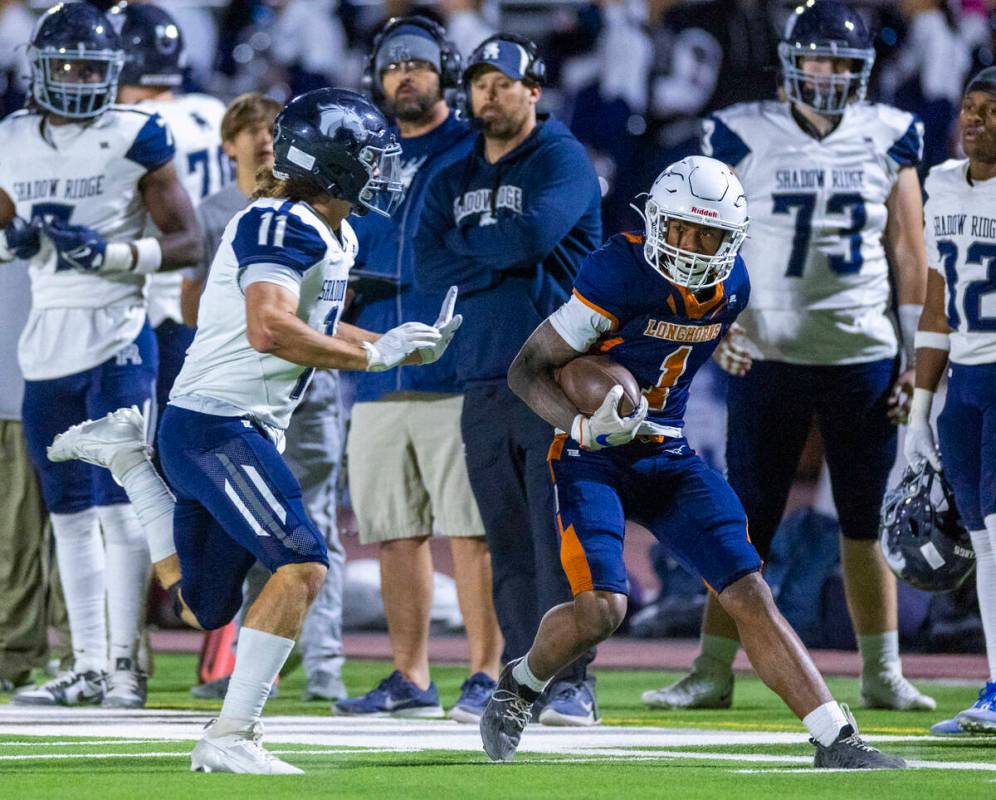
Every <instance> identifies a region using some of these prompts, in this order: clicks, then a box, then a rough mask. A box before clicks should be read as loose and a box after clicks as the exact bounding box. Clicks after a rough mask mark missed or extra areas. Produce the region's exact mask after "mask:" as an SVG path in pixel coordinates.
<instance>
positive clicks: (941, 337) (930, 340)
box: [913, 331, 951, 353]
mask: <svg viewBox="0 0 996 800" xmlns="http://www.w3.org/2000/svg"><path fill="white" fill-rule="evenodd" d="M913 344H914V345H915V346H916V349H917V350H919V349H920V348H921V347H927V348H930V349H931V350H943V351H944V352H945V353H946V352H948V351H949V350H950V349H951V339H950V337H949V336H948V334H946V333H938V332H937V331H917V332H916V336H914V337H913Z"/></svg>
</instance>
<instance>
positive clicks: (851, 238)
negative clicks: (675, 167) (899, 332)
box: [702, 101, 923, 365]
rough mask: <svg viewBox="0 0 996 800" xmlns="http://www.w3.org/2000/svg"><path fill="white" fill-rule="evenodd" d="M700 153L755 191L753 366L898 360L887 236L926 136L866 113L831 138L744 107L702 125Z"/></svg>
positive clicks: (897, 119)
mask: <svg viewBox="0 0 996 800" xmlns="http://www.w3.org/2000/svg"><path fill="white" fill-rule="evenodd" d="M703 127H704V132H703V139H702V151H703V152H704V153H705V154H706V155H709V156H712V157H714V158H718V159H719V160H720V161H725V162H726V163H727V164H729V165H730V166H732V167H734V168H735V170H736V173H737V175H738V176H739V178H740V180H741V182H742V183H743V185H744V189H745V191H746V193H747V207H748V208H749V209H750V230H749V232H748V234H747V240H746V241H745V242H744V245H743V248H742V250H741V252H742V254H743V257H744V259H745V260H746V261H747V263H748V264H750V267H751V285H752V288H753V296H752V300H751V307H750V308H749V309H748V310H747V312H746V313H745V314H744V316H743V318H742V319H741V324H743V326H744V327H745V329H746V330H747V335H748V338H749V340H750V342H751V343H752V344H753V348H752V349H753V350H754V353H753V354H754V356H755V357H760V358H763V359H770V360H774V361H786V362H789V363H794V364H816V365H819V364H854V363H864V362H868V361H876V360H878V359H882V358H890V357H892V356H895V354H896V353H897V352H898V341H897V338H896V332H895V327H894V325H893V322H892V319H891V317H890V314H889V303H890V281H889V266H888V263H887V261H886V256H885V249H884V247H883V244H882V236H883V233H884V231H885V226H886V219H887V216H888V212H887V210H886V200H887V199H888V198H889V195H890V194H891V192H892V189H893V186H894V185H895V183H896V179H897V176H898V174H899V170H900V169H901V168H903V167H907V166H915V165H916V164H918V163H919V161H920V158H921V153H922V147H923V144H922V143H923V135H922V126H921V124H920V123H919V121H917V120H916V118H915V117H913V115H911V114H908V113H906V112H905V111H899V110H897V109H895V108H892V107H890V106H885V105H880V104H870V103H857V104H852V105H850V106H848V107H847V110H846V111H845V112H844V115H843V118H842V119H841V121H840V124H839V125H838V126H837V127H836V128H835V129H834V130H833V131H832V132H831V133H829V134H828V135H827V136H825V137H824V138H823V139H816V138H814V137H812V136H810V135H809V134H807V133H806V132H805V131H803V129H802V128H801V127H800V126H799V124H798V123H797V122H796V120H795V118H794V117H793V115H792V111H791V108H790V106H789V104H787V103H780V102H775V101H766V102H762V103H743V104H740V105H735V106H731V107H730V108H727V109H724V110H722V111H719V112H717V113H716V114H714V115H713V116H712V117H710V118H709V119H707V120H706V121H705V123H704V125H703Z"/></svg>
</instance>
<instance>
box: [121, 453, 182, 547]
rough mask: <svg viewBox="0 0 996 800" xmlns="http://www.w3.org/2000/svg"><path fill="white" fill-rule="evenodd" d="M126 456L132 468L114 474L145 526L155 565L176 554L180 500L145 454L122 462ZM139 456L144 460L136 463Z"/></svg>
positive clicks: (131, 456)
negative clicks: (176, 517)
mask: <svg viewBox="0 0 996 800" xmlns="http://www.w3.org/2000/svg"><path fill="white" fill-rule="evenodd" d="M125 456H127V457H129V461H128V462H127V464H126V466H127V467H128V468H127V469H126V470H125V471H124V472H122V473H121V474H119V473H118V472H114V475H115V477H116V478H117V479H118V481H119V482H120V483H121V485H122V486H124V489H125V491H126V492H127V493H128V499H129V500H131V505H132V508H133V509H134V511H135V515H136V516H137V517H138V519H139V521H140V522H141V523H142V528H143V530H144V531H145V536H146V538H147V539H148V543H149V558H151V559H152V563H153V564H155V563H156V562H157V561H162V560H163V559H164V558H168V557H169V556H171V555H173V553H175V552H176V545H175V544H173V508H174V506H175V505H176V498H174V497H173V494H172V492H170V490H169V488H168V487H167V486H166V483H165V481H163V479H162V477H161V476H160V475H159V473H158V472H156V468H155V467H154V466H152V462H151V461H149V459H148V457H147V456H146V455H145V454H144V453H134V452H126V453H123V454H122V458H123V457H125ZM136 456H140V457H141V458H140V460H137V461H136ZM117 466H118V465H116V464H115V467H117Z"/></svg>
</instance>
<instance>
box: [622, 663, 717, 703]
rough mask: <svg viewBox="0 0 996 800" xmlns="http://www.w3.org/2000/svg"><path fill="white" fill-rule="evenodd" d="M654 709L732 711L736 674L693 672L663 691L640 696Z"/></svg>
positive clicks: (654, 690)
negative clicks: (715, 709)
mask: <svg viewBox="0 0 996 800" xmlns="http://www.w3.org/2000/svg"><path fill="white" fill-rule="evenodd" d="M640 699H641V700H643V702H644V703H645V704H646V705H648V706H650V708H729V707H730V706H731V705H733V673H732V672H731V673H728V674H727V675H715V674H713V673H710V672H690V673H688V675H686V676H685V677H684V678H682V679H681V680H679V681H678V682H677V683H672V684H671V685H670V686H665V687H664V688H663V689H650V690H648V691H646V692H644V693H643V694H642V695H640Z"/></svg>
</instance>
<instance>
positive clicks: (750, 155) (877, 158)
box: [643, 0, 935, 710]
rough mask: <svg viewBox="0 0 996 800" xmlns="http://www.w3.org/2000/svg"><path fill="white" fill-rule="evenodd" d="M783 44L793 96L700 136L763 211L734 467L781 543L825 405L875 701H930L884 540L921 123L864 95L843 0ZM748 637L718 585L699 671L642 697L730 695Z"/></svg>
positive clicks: (813, 5) (674, 704) (917, 218)
mask: <svg viewBox="0 0 996 800" xmlns="http://www.w3.org/2000/svg"><path fill="white" fill-rule="evenodd" d="M779 53H780V57H781V62H782V78H783V91H784V94H785V99H784V101H768V102H760V103H742V104H739V105H734V106H731V107H729V108H726V109H723V110H722V111H719V112H717V113H715V114H714V115H712V116H711V117H710V118H709V119H707V120H706V122H705V124H704V129H705V130H704V136H703V141H702V146H703V152H704V153H705V154H706V155H709V156H712V157H714V158H718V159H719V160H721V161H724V162H726V163H727V164H729V165H730V166H731V167H733V168H734V169H735V170H736V172H737V175H738V176H739V177H740V180H741V181H742V182H743V185H744V189H745V190H746V192H747V202H748V203H749V204H750V207H751V211H752V227H751V236H750V239H748V240H747V241H746V242H745V243H744V248H743V254H744V258H745V260H746V261H747V263H748V264H750V266H751V284H752V287H753V291H752V297H751V307H750V308H749V309H747V311H746V312H745V313H744V314H743V315H742V316H741V318H740V320H739V324H740V325H742V326H743V332H742V335H740V336H734V337H732V338H731V340H730V341H729V342H728V343H727V344H726V345H724V346H723V347H722V348H721V350H722V351H723V353H724V355H728V354H729V353H730V351H737V353H738V354H739V355H741V356H742V358H741V359H740V360H739V363H737V364H735V365H733V366H732V371H733V373H734V376H733V377H732V378H731V379H730V386H729V394H728V400H727V408H728V416H729V420H728V423H729V424H728V426H727V429H728V431H729V433H728V438H727V445H726V463H727V476H728V478H729V481H730V485H731V486H733V489H734V490H735V491H736V493H737V495H738V496H739V497H740V500H741V501H742V502H743V504H744V508H745V509H746V511H747V518H748V519H749V520H750V532H751V539H752V541H753V542H754V544H755V546H756V547H757V549H758V552H759V553H760V554H761V557H762V558H767V556H768V551H769V548H770V546H771V540H772V537H773V536H774V534H775V531H776V529H777V527H778V524H779V522H780V521H781V518H782V514H783V512H784V511H785V504H786V501H787V498H788V494H789V490H790V488H791V486H792V482H793V480H794V477H795V473H796V468H797V466H798V463H799V458H800V456H801V454H802V449H803V446H804V444H805V442H806V439H807V437H808V435H809V432H810V429H811V426H812V423H813V420H814V419H815V420H816V422H817V424H818V426H819V429H820V432H821V433H822V438H823V445H824V448H825V451H826V460H827V465H828V467H829V472H830V482H831V485H832V487H833V497H834V502H835V504H836V509H837V516H838V518H839V520H840V530H841V546H840V549H841V561H842V565H843V577H844V590H845V593H846V596H847V606H848V610H849V611H850V616H851V622H852V624H853V627H854V630H855V633H856V635H857V639H858V646H859V649H860V651H861V657H862V664H863V666H862V674H861V700H862V703H863V704H864V705H865V706H867V707H874V708H893V709H898V710H904V709H931V708H934V706H935V703H934V701H933V699H931V698H930V697H928V696H926V695H924V694H922V693H921V692H920V691H918V690H917V688H916V687H915V686H913V684H911V683H910V682H909V681H907V680H906V678H904V677H903V674H902V666H901V662H900V659H899V635H898V614H897V603H896V584H895V578H894V577H893V575H892V573H891V572H890V571H889V568H888V566H887V565H886V563H885V560H884V559H883V558H882V555H881V553H880V552H879V549H878V542H877V539H878V517H879V507H880V506H881V504H882V497H883V495H884V493H885V488H886V481H887V478H888V475H889V471H890V469H891V468H892V466H893V463H894V462H895V459H896V449H897V447H896V445H897V428H896V423H897V422H898V421H899V419H900V418H901V416H902V412H901V410H900V409H901V403H900V402H899V399H900V398H903V399H904V400H905V401H907V402H908V397H909V394H911V393H912V385H911V384H912V372H911V370H912V366H913V333H914V331H915V329H916V323H917V320H918V318H919V315H920V308H921V304H922V303H923V298H924V292H925V287H926V273H927V269H926V267H927V265H926V253H925V250H924V243H923V204H922V199H921V194H920V185H919V181H918V178H917V171H916V167H917V164H918V163H919V161H920V157H921V151H922V131H921V125H920V123H919V122H918V121H917V120H916V119H915V118H914V117H913V116H912V115H910V114H908V113H906V112H904V111H899V110H897V109H895V108H892V107H890V106H885V105H882V104H879V103H867V102H864V96H865V90H866V87H867V84H868V76H869V74H870V72H871V68H872V63H873V61H874V56H875V51H874V50H873V49H872V45H871V38H870V36H869V35H868V32H867V30H866V29H865V26H864V23H863V22H862V20H861V17H860V16H859V15H858V14H857V13H855V12H854V11H851V10H850V9H849V8H847V7H846V6H845V5H843V4H841V3H839V2H836V0H810V1H809V2H806V3H804V4H800V5H799V7H798V8H797V9H796V12H795V13H794V14H792V16H791V17H790V20H789V25H788V27H787V29H786V35H785V37H784V39H783V41H782V43H781V45H780V48H779ZM887 248H888V250H889V255H890V257H889V258H887V257H886V249H887ZM893 297H895V298H896V300H897V301H898V309H897V310H898V320H897V319H896V318H895V315H894V314H893V312H892V310H891V309H892V304H893ZM897 322H898V325H897ZM897 327H898V329H899V333H900V336H899V337H898V338H897ZM901 350H902V356H903V358H902V359H900V358H899V357H898V356H899V355H900V351H901ZM900 361H902V363H903V364H904V366H903V367H902V369H903V370H905V371H902V372H901V364H900ZM720 363H721V365H723V364H724V360H723V359H721V360H720ZM727 366H730V365H729V364H727ZM738 647H739V641H738V639H737V628H736V625H734V623H733V620H732V619H731V618H730V617H729V615H728V614H726V613H725V612H724V611H723V609H722V607H721V606H720V604H719V603H718V602H717V601H716V600H715V599H710V600H709V601H708V602H707V605H706V611H705V616H704V620H703V627H702V651H701V654H700V655H699V657H698V658H697V659H696V661H695V666H694V669H693V671H692V673H691V674H690V675H687V676H685V677H684V678H682V679H681V680H680V681H678V682H677V683H676V684H674V685H672V686H668V687H665V688H663V689H659V690H650V691H647V692H645V693H644V694H643V700H644V702H645V703H647V704H648V705H650V706H652V707H657V708H728V707H729V706H730V703H731V702H732V697H733V671H732V664H733V659H734V656H735V655H736V652H737V649H738Z"/></svg>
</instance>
